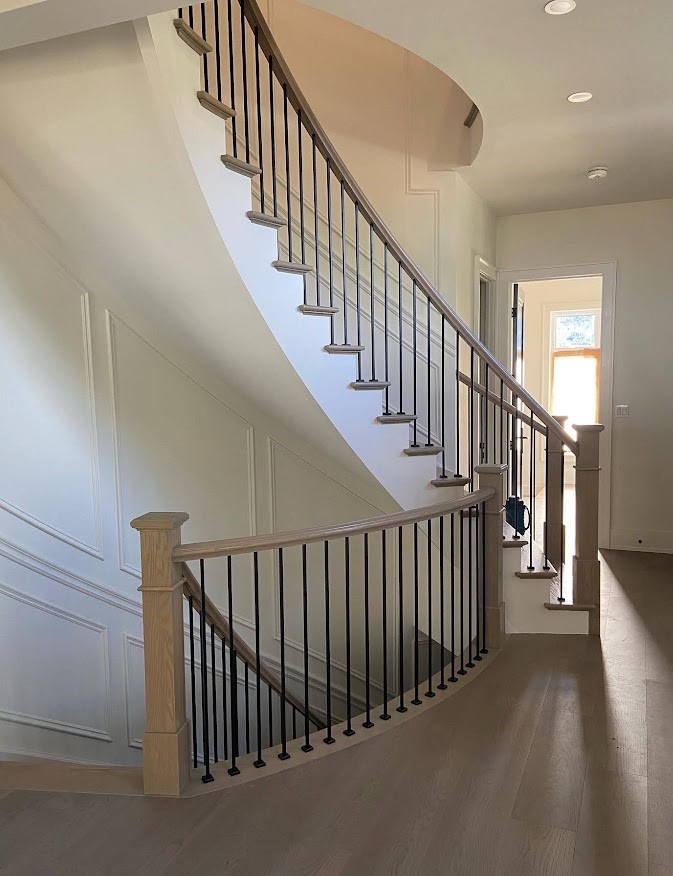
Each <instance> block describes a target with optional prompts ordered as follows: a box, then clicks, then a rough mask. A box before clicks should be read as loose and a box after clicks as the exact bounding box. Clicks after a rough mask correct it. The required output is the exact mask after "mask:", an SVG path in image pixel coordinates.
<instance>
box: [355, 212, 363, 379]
mask: <svg viewBox="0 0 673 876" xmlns="http://www.w3.org/2000/svg"><path fill="white" fill-rule="evenodd" d="M360 293H361V289H360V205H359V204H358V202H357V201H356V202H355V317H356V322H355V329H356V337H357V340H356V344H357V345H358V347H360V346H362V311H361V305H362V301H361V294H360ZM356 379H357V381H358V383H359V382H361V381H362V352H358V373H357V378H356Z"/></svg>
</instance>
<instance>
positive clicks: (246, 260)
mask: <svg viewBox="0 0 673 876" xmlns="http://www.w3.org/2000/svg"><path fill="white" fill-rule="evenodd" d="M134 24H135V29H136V34H137V36H138V42H139V45H140V49H141V52H142V56H143V60H144V63H145V67H146V70H147V73H148V76H149V79H150V83H151V85H152V88H153V91H154V94H155V96H156V99H157V102H158V104H159V109H160V110H162V111H163V112H164V116H165V117H167V121H168V123H169V124H170V123H171V122H172V123H173V125H177V129H178V132H179V136H180V138H181V139H182V142H183V143H184V146H185V149H186V152H187V155H188V158H189V161H190V163H191V166H192V168H193V171H194V174H195V176H196V179H197V181H198V184H199V186H200V188H201V191H202V193H203V197H204V199H205V201H206V203H207V205H208V208H209V210H210V212H211V215H212V216H213V219H214V221H215V224H216V226H217V228H218V231H219V233H220V235H221V237H222V240H223V241H224V244H225V246H226V247H227V250H228V252H229V254H230V256H231V258H232V260H233V262H234V265H235V267H236V269H237V271H238V273H239V274H240V276H241V278H242V280H243V282H244V284H245V286H246V288H247V289H248V292H249V293H250V296H251V297H252V299H253V301H254V302H255V305H256V306H257V308H258V309H259V311H260V313H261V315H262V317H263V319H264V320H265V322H266V323H267V325H268V326H269V328H270V330H271V331H272V333H273V334H274V336H275V338H276V339H277V341H278V343H279V345H280V346H281V348H282V349H283V351H284V353H285V355H286V356H287V358H288V360H289V362H290V363H291V365H292V366H293V368H294V370H295V371H296V373H297V374H298V376H299V377H300V379H301V380H302V382H303V383H304V385H305V386H306V387H307V389H308V390H309V392H310V393H311V395H312V396H313V397H314V398H315V400H316V401H317V403H318V404H319V405H320V406H321V407H322V409H323V410H324V411H325V413H326V415H327V416H328V417H329V419H330V420H331V422H332V423H333V424H334V426H335V427H336V429H337V430H338V431H339V433H340V434H341V435H342V437H343V438H344V439H345V441H346V442H347V443H348V444H349V446H350V447H351V448H352V449H353V450H354V452H355V453H356V454H357V456H358V457H359V458H360V459H361V460H362V462H363V463H364V464H365V465H366V466H367V468H368V469H369V470H370V471H371V473H372V474H373V476H374V477H375V478H376V479H377V480H378V481H379V483H381V484H382V485H383V486H384V487H385V489H386V490H387V491H388V492H389V493H390V495H391V496H392V497H393V498H394V499H395V500H396V501H397V502H398V503H399V504H400V505H401V506H402V507H403V508H412V507H418V506H421V505H428V504H433V503H436V502H439V501H443V500H445V499H446V498H448V496H447V494H446V493H445V492H443V491H438V490H437V489H436V488H434V487H433V486H432V485H431V483H430V481H431V480H432V479H433V478H434V477H435V475H436V460H435V458H434V457H416V458H410V457H408V456H407V455H406V454H405V453H404V449H405V448H406V447H408V445H409V427H408V426H407V425H406V424H388V425H385V426H382V425H381V424H380V423H378V422H377V421H376V418H377V417H378V416H379V415H380V414H381V410H382V404H381V395H380V393H379V392H354V391H353V389H352V388H350V383H351V382H352V381H353V380H354V379H355V376H356V372H355V361H354V357H353V356H350V355H348V356H334V355H329V354H327V353H326V352H324V347H325V346H326V345H327V344H329V342H330V337H329V324H328V321H327V320H326V319H316V318H314V317H308V316H305V315H304V314H302V313H301V312H300V311H299V310H298V309H297V308H298V307H299V306H300V305H302V304H303V303H304V297H303V280H302V278H301V277H300V276H296V275H292V274H287V273H281V272H279V271H277V270H276V269H275V268H273V267H272V262H273V261H275V260H276V259H278V231H277V230H276V229H274V228H268V227H263V226H261V225H257V224H254V223H252V222H250V221H249V220H248V219H247V218H246V213H247V212H248V211H249V210H251V209H254V205H253V203H252V186H251V181H250V179H248V178H247V177H245V176H243V175H241V174H238V173H236V172H234V171H232V170H229V169H227V168H226V167H225V166H224V165H223V164H222V162H221V161H220V155H221V154H222V152H223V151H224V150H223V144H224V142H225V137H224V122H223V121H222V120H221V119H220V118H218V117H217V116H215V115H213V114H212V113H209V112H205V111H204V110H203V108H202V107H201V105H200V103H199V101H198V100H197V97H196V92H197V90H198V89H199V87H200V59H199V56H197V55H196V54H195V53H194V52H193V51H192V50H191V49H190V48H189V47H188V46H187V45H186V44H185V43H184V42H183V41H182V40H179V39H176V36H175V28H174V26H173V15H172V14H170V13H161V14H158V15H155V16H152V17H151V18H148V19H141V20H139V21H136V22H135V23H134ZM171 116H172V119H171ZM461 491H462V488H461Z"/></svg>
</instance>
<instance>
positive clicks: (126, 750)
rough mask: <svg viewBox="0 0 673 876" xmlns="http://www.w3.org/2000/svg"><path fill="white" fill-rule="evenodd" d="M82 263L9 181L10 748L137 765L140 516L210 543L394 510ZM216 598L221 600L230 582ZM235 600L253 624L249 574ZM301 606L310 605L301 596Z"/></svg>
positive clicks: (6, 723) (3, 696) (5, 618)
mask: <svg viewBox="0 0 673 876" xmlns="http://www.w3.org/2000/svg"><path fill="white" fill-rule="evenodd" d="M68 257H69V254H68V251H67V249H66V248H65V247H64V246H63V245H62V243H61V242H60V241H59V239H58V238H57V237H56V236H55V235H54V234H53V233H52V232H50V231H49V230H48V229H47V228H46V227H45V226H44V225H43V224H41V223H40V221H39V220H38V219H37V218H36V217H35V215H34V213H32V211H31V210H30V209H29V208H28V207H27V206H26V205H25V204H24V203H23V202H21V201H20V200H19V199H18V197H16V196H15V195H14V194H13V193H12V192H11V190H9V188H8V187H6V186H5V185H4V184H3V186H2V188H1V189H0V307H1V309H2V313H3V319H2V320H1V321H0V373H1V374H2V383H3V393H2V397H1V400H0V405H1V410H2V422H3V428H2V431H1V433H0V484H1V487H0V667H1V670H0V673H1V675H2V678H1V682H0V751H2V752H5V753H12V752H13V753H16V754H20V755H25V754H36V755H48V756H50V757H61V758H67V759H73V760H77V759H81V760H85V761H96V762H107V763H135V762H137V761H138V759H139V751H138V750H137V749H138V746H139V740H140V739H141V737H142V730H143V663H142V625H141V618H140V601H139V595H138V594H137V592H136V590H137V587H138V585H139V580H138V574H139V555H138V539H137V533H135V532H133V531H132V530H131V529H130V527H129V525H128V524H129V521H130V520H131V518H132V517H134V516H136V515H138V514H141V513H143V512H145V511H148V510H155V509H156V510H166V509H180V510H185V511H187V512H188V513H189V514H190V515H191V517H190V520H189V522H188V523H187V524H186V526H185V529H184V536H185V540H196V539H199V540H200V539H203V538H209V537H226V536H233V535H240V534H250V533H255V532H259V533H262V532H268V531H271V530H272V529H278V530H282V529H288V528H292V527H295V526H306V525H309V524H311V523H328V522H333V521H342V520H349V519H356V518H358V517H366V516H372V515H374V514H376V513H379V512H381V511H388V510H391V503H390V499H389V498H388V497H387V495H386V494H385V492H384V491H383V490H382V489H381V488H379V487H378V485H377V484H376V483H375V482H373V481H372V480H371V479H370V480H368V481H367V480H365V479H362V478H358V477H356V476H354V475H353V474H352V473H350V472H349V471H348V470H346V469H345V468H344V467H343V466H341V465H339V464H337V463H335V462H332V461H331V460H330V458H329V456H327V455H326V454H325V453H324V452H323V451H322V450H319V449H316V448H314V447H312V446H310V445H309V444H308V443H306V442H305V441H303V440H302V439H300V438H299V437H298V436H296V435H294V434H292V433H290V432H288V430H287V429H285V428H284V427H282V426H281V425H280V424H278V423H277V422H276V421H274V420H273V419H272V418H271V417H269V416H268V415H267V414H265V413H264V412H263V411H260V410H259V409H257V408H256V407H255V406H254V405H252V404H251V403H249V402H248V401H247V400H245V399H244V398H242V397H241V396H240V395H239V394H238V393H236V392H235V391H233V390H232V389H231V388H230V387H229V386H227V385H226V383H224V382H223V381H222V380H221V378H220V377H219V376H218V374H217V372H215V371H214V370H212V369H211V368H209V367H208V366H206V365H204V363H203V361H201V360H199V358H198V357H195V356H193V355H192V354H191V353H189V352H188V351H185V350H184V349H179V348H176V347H175V345H174V343H173V342H171V343H168V342H167V341H166V339H165V337H164V336H162V333H161V332H160V331H157V330H156V327H152V326H150V325H148V324H147V323H145V322H144V321H143V319H142V318H141V317H139V316H138V315H137V314H134V313H133V311H132V310H131V309H129V308H128V306H127V303H126V302H125V301H124V299H123V297H122V296H115V295H114V294H113V293H110V292H109V290H106V292H105V293H101V292H99V290H98V289H92V288H85V287H84V286H82V284H81V283H80V282H79V279H78V277H77V276H76V274H75V273H74V271H73V270H72V269H71V267H70V266H69V264H68V263H67V262H66V259H67V258H68ZM214 572H215V570H213V572H212V573H211V574H212V575H213V577H212V578H211V582H212V581H213V579H214V578H216V575H215V574H214ZM219 583H220V584H221V582H219ZM213 595H214V596H215V597H216V599H217V601H218V602H220V604H221V603H222V599H221V595H222V591H221V586H220V587H214V586H213ZM235 598H236V600H237V614H238V616H239V617H240V618H242V620H243V621H244V622H245V620H246V619H247V623H248V624H249V622H250V620H251V618H252V613H251V594H250V589H249V578H246V577H245V576H244V575H241V577H240V578H239V579H238V584H237V589H236V597H235ZM263 599H264V602H263V611H264V612H265V613H266V614H267V621H268V622H269V638H268V639H267V640H266V641H265V643H264V650H265V651H266V652H268V653H271V654H272V655H275V654H276V652H277V642H276V641H275V640H274V638H273V629H272V628H273V624H272V623H271V620H272V618H273V617H275V608H274V605H275V603H274V597H273V596H272V594H271V593H270V592H269V591H268V588H267V590H266V593H265V595H264V597H263ZM288 611H289V613H290V614H291V615H292V617H293V618H295V617H297V616H298V607H297V605H296V604H294V603H293V604H292V605H290V606H289V607H288ZM295 626H296V624H295V621H294V620H292V623H291V627H290V632H291V633H292V634H293V635H296V629H295ZM241 631H242V632H243V633H244V634H245V635H249V629H248V627H247V626H241ZM297 660H298V658H291V659H290V660H289V662H290V663H297Z"/></svg>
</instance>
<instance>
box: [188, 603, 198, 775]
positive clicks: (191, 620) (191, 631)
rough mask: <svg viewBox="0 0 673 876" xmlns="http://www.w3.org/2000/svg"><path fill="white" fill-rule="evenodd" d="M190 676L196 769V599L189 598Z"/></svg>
mask: <svg viewBox="0 0 673 876" xmlns="http://www.w3.org/2000/svg"><path fill="white" fill-rule="evenodd" d="M189 675H190V678H191V682H192V756H193V759H194V769H196V768H197V766H198V764H199V752H198V743H197V734H196V665H195V661H194V597H192V596H190V597H189Z"/></svg>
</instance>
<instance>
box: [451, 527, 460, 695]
mask: <svg viewBox="0 0 673 876" xmlns="http://www.w3.org/2000/svg"><path fill="white" fill-rule="evenodd" d="M450 541H451V553H450V557H449V559H450V561H451V677H450V678H449V681H451V682H454V683H455V682H456V681H458V679H457V678H456V521H455V514H454V513H453V512H451V539H450ZM461 623H462V617H461Z"/></svg>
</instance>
